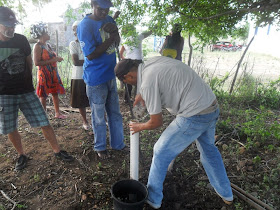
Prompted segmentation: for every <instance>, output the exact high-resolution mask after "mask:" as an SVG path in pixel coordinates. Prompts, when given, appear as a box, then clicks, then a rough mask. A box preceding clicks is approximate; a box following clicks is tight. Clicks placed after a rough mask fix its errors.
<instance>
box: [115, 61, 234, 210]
mask: <svg viewBox="0 0 280 210" xmlns="http://www.w3.org/2000/svg"><path fill="white" fill-rule="evenodd" d="M115 73H116V76H117V77H118V78H119V79H120V80H121V81H123V82H124V83H127V84H131V85H137V87H138V94H137V96H136V98H135V102H134V105H136V104H138V103H142V104H145V105H146V108H147V110H148V112H149V114H150V120H148V121H147V122H145V123H133V124H130V125H129V127H130V130H131V131H132V132H134V133H137V132H140V131H142V130H151V129H155V128H158V127H160V126H162V124H163V119H162V107H164V108H166V109H167V110H168V111H169V112H170V113H171V114H174V115H176V118H175V119H174V120H173V122H172V123H171V124H170V125H169V126H168V127H167V128H166V129H165V131H164V132H163V133H162V135H161V136H160V138H159V139H158V141H157V142H156V144H155V145H154V154H153V160H152V164H151V168H150V173H149V179H148V184H147V187H148V191H149V196H148V200H147V203H148V204H149V205H150V206H152V207H153V208H155V209H158V208H160V207H161V202H162V198H163V193H162V191H163V182H164V179H165V176H166V172H167V169H168V165H169V164H170V162H171V161H172V160H173V159H174V158H176V156H177V155H179V154H180V153H181V152H182V151H183V150H184V149H185V148H187V147H188V146H189V145H190V144H191V143H192V142H193V141H195V140H196V139H197V140H196V145H197V148H198V150H199V152H200V159H201V162H202V164H203V167H204V169H205V171H206V173H207V176H208V178H209V181H210V183H211V185H212V186H213V187H214V189H215V191H216V192H217V194H218V195H219V196H220V197H221V198H222V199H223V201H224V202H225V203H226V204H231V203H232V200H233V195H232V190H231V187H230V182H229V179H228V177H227V174H226V170H225V167H224V164H223V160H222V157H221V154H220V152H219V150H218V149H217V147H216V146H215V138H214V137H215V127H216V122H217V120H218V117H219V108H218V103H217V100H216V96H215V94H214V93H213V92H212V90H211V89H210V87H209V86H208V85H207V84H206V83H205V82H204V81H203V80H202V79H201V78H200V77H199V76H198V75H197V74H196V73H195V71H194V70H192V69H191V68H190V67H189V66H187V65H186V64H184V63H182V62H181V61H177V60H175V59H172V58H168V57H164V56H159V57H153V58H151V59H149V60H148V61H146V62H144V63H143V64H138V63H137V62H135V61H133V60H130V59H124V60H122V61H120V62H119V63H118V64H117V66H116V67H115Z"/></svg>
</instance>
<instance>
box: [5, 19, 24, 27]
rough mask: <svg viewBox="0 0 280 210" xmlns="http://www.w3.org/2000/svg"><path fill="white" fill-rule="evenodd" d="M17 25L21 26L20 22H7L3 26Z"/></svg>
mask: <svg viewBox="0 0 280 210" xmlns="http://www.w3.org/2000/svg"><path fill="white" fill-rule="evenodd" d="M17 24H20V22H18V21H17V20H16V21H15V20H13V21H5V22H3V23H2V25H4V26H7V27H15V26H16V25H17Z"/></svg>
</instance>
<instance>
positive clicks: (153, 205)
mask: <svg viewBox="0 0 280 210" xmlns="http://www.w3.org/2000/svg"><path fill="white" fill-rule="evenodd" d="M146 203H147V204H149V205H150V206H151V207H152V208H153V209H159V208H160V207H161V205H156V204H154V203H152V202H151V201H149V200H148V199H147V200H146Z"/></svg>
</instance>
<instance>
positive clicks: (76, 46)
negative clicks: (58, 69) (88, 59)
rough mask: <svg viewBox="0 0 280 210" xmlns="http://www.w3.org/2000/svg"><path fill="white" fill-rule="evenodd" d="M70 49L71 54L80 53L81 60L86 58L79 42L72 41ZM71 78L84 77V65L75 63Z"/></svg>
mask: <svg viewBox="0 0 280 210" xmlns="http://www.w3.org/2000/svg"><path fill="white" fill-rule="evenodd" d="M69 50H70V54H71V55H73V54H74V55H78V57H79V60H84V55H83V52H82V50H81V47H80V43H79V42H76V41H71V42H70V44H69ZM71 79H83V66H74V65H73V69H72V77H71Z"/></svg>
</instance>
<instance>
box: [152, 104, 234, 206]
mask: <svg viewBox="0 0 280 210" xmlns="http://www.w3.org/2000/svg"><path fill="white" fill-rule="evenodd" d="M218 117H219V109H217V110H216V111H214V112H212V113H210V114H205V115H195V116H192V117H189V118H185V117H176V119H174V120H173V122H172V123H171V124H170V125H169V126H168V127H167V128H166V130H165V131H164V132H163V133H162V135H161V137H160V138H159V140H158V141H157V142H156V144H155V145H154V154H153V160H152V165H151V168H150V173H149V178H148V184H147V187H148V191H149V196H148V200H149V201H150V202H152V203H153V204H154V206H156V207H160V206H161V201H162V198H163V193H162V190H163V182H164V179H165V176H166V172H167V169H168V165H169V164H170V162H171V161H172V160H173V159H174V158H176V156H177V155H178V154H180V153H181V152H182V151H183V150H184V149H185V148H187V147H188V146H189V145H190V144H191V143H192V142H193V141H194V140H195V139H197V140H196V145H197V148H198V150H199V152H200V161H201V163H202V165H203V167H204V170H205V171H206V174H207V176H208V179H209V181H210V183H211V185H212V186H213V187H214V189H215V190H216V192H217V193H218V194H219V195H220V196H221V197H222V198H224V199H225V200H228V201H232V200H233V195H232V190H231V187H230V182H229V179H228V177H227V174H226V170H225V167H224V164H223V160H222V157H221V154H220V152H219V150H218V149H217V147H216V146H215V127H216V122H217V120H218Z"/></svg>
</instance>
